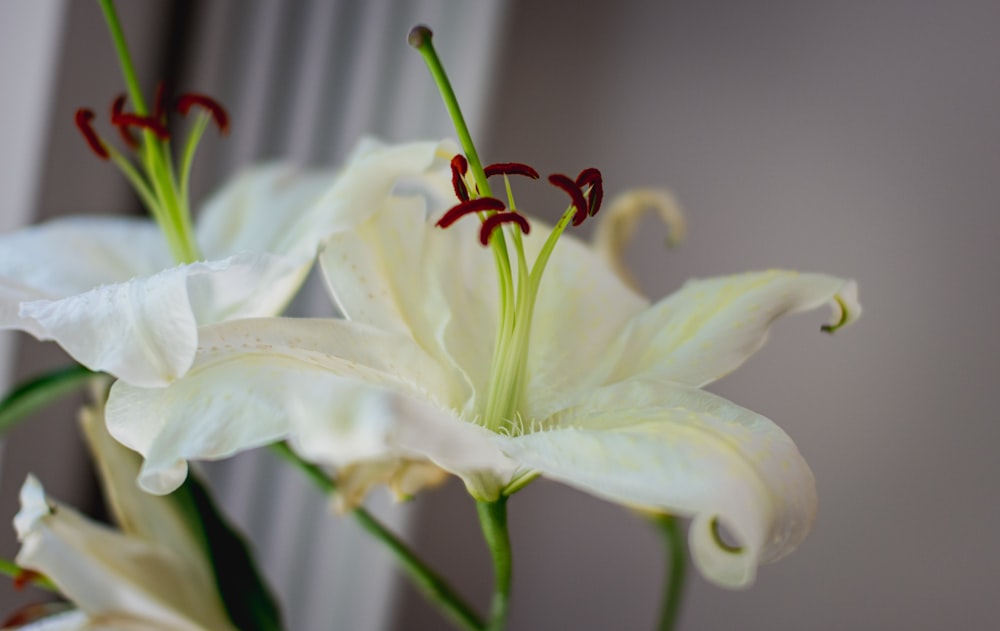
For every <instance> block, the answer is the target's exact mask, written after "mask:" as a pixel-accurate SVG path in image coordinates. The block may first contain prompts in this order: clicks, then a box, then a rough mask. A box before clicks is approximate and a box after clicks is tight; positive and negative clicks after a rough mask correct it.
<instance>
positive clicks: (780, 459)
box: [497, 379, 816, 588]
mask: <svg viewBox="0 0 1000 631" xmlns="http://www.w3.org/2000/svg"><path fill="white" fill-rule="evenodd" d="M535 429H536V430H538V431H534V432H532V433H528V434H525V435H523V436H518V437H510V438H508V437H498V438H497V441H498V444H500V445H501V447H502V449H503V451H504V452H505V453H506V454H507V455H509V456H510V457H511V458H513V459H515V460H518V461H519V462H521V463H522V464H523V465H525V466H527V467H531V468H532V469H535V470H536V471H539V472H541V473H542V474H543V475H545V476H546V477H550V478H554V479H556V480H559V481H562V482H564V483H566V484H569V485H570V486H575V487H577V488H580V489H582V490H584V491H587V492H589V493H592V494H594V495H597V496H599V497H603V498H605V499H609V500H611V501H615V502H619V503H622V504H626V505H629V506H634V507H637V508H643V509H648V510H654V511H662V512H667V513H671V514H677V515H681V516H685V517H691V518H693V521H692V525H691V530H690V544H691V553H692V556H693V558H694V561H695V563H696V564H697V565H698V567H699V569H700V570H701V572H702V573H703V574H704V575H705V576H706V577H707V578H708V579H709V580H712V581H713V582H715V583H717V584H719V585H721V586H724V587H734V588H738V587H746V586H749V585H750V584H751V583H752V582H753V579H754V576H755V573H756V568H757V565H758V564H760V563H764V562H768V561H774V560H776V559H778V558H780V557H782V556H784V555H785V554H788V553H789V552H791V551H792V550H793V549H794V548H795V547H796V546H797V545H798V544H799V542H801V540H802V539H803V538H804V537H805V536H806V534H807V533H808V532H809V529H810V527H811V525H812V522H813V519H814V517H815V512H816V490H815V485H814V482H813V476H812V473H811V471H810V470H809V467H808V465H807V464H806V463H805V460H803V458H802V456H801V455H800V454H799V452H798V450H797V449H796V447H795V444H794V443H793V442H792V441H791V439H790V438H788V436H787V435H786V434H785V433H784V432H783V431H782V430H781V429H780V428H778V426H776V425H775V424H774V423H772V422H771V421H769V420H768V419H766V418H764V417H762V416H760V415H758V414H755V413H753V412H751V411H749V410H746V409H744V408H741V407H739V406H737V405H735V404H733V403H730V402H729V401H726V400H725V399H722V398H720V397H717V396H715V395H712V394H709V393H707V392H704V391H702V390H698V389H696V388H692V387H689V386H684V385H681V384H672V383H664V382H656V381H651V380H638V379H637V380H632V381H628V382H623V383H619V384H615V385H613V386H608V387H605V388H600V389H597V390H595V391H593V392H592V393H589V394H588V395H586V396H585V397H583V398H582V399H581V400H580V401H579V402H578V403H577V404H576V405H574V406H573V407H571V408H567V409H565V410H562V411H561V412H559V413H557V414H555V415H553V417H551V418H549V419H546V420H545V421H543V422H542V423H540V424H539V427H536V428H535ZM720 523H721V525H722V527H723V528H725V529H726V530H727V531H728V532H729V533H731V535H732V536H733V538H734V539H735V544H736V545H737V546H739V549H738V550H737V549H734V548H732V547H730V546H727V545H725V544H723V543H722V541H721V539H720V537H719V533H718V532H717V531H716V526H717V524H720Z"/></svg>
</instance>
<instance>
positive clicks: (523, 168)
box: [483, 162, 538, 180]
mask: <svg viewBox="0 0 1000 631" xmlns="http://www.w3.org/2000/svg"><path fill="white" fill-rule="evenodd" d="M483 171H485V172H486V177H493V176H494V175H523V176H525V177H530V178H531V179H533V180H537V179H538V171H536V170H534V169H532V168H531V167H529V166H528V165H527V164H522V163H520V162H499V163H497V164H491V165H489V166H487V167H486V168H485V169H483Z"/></svg>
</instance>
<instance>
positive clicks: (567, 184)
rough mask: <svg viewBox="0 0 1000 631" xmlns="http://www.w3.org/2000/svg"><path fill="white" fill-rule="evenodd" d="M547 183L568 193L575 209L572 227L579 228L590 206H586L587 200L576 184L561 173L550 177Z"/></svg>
mask: <svg viewBox="0 0 1000 631" xmlns="http://www.w3.org/2000/svg"><path fill="white" fill-rule="evenodd" d="M549 183H550V184H552V185H554V186H558V187H559V188H561V189H562V190H564V191H566V192H567V193H569V196H570V197H572V198H573V206H575V207H576V213H575V214H574V215H573V225H574V226H579V225H580V224H582V223H583V220H584V219H586V218H587V213H588V212H589V210H590V206H589V205H588V204H587V198H585V197H584V196H583V191H582V190H581V189H580V187H579V186H578V185H577V183H576V182H574V181H573V180H571V179H569V177H567V176H565V175H562V174H561V173H553V174H552V175H550V176H549Z"/></svg>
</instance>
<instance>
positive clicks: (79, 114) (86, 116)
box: [73, 107, 111, 160]
mask: <svg viewBox="0 0 1000 631" xmlns="http://www.w3.org/2000/svg"><path fill="white" fill-rule="evenodd" d="M93 119H94V113H93V112H91V111H90V110H88V109H86V108H82V107H81V108H80V109H78V110H77V111H76V115H75V116H74V117H73V121H74V122H75V123H76V128H77V129H79V130H80V133H81V134H83V139H84V140H86V141H87V145H88V146H89V147H90V150H91V151H93V152H94V153H96V154H97V157H98V158H100V159H101V160H107V159H108V158H110V157H111V154H110V153H108V150H107V149H105V148H104V143H102V142H101V139H100V137H99V136H98V135H97V132H95V131H94V128H93V127H91V126H90V121H92V120H93Z"/></svg>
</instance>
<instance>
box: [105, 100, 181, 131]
mask: <svg viewBox="0 0 1000 631" xmlns="http://www.w3.org/2000/svg"><path fill="white" fill-rule="evenodd" d="M118 101H119V99H115V103H114V105H112V112H111V124H112V125H116V126H118V127H119V128H128V127H142V128H143V129H148V130H149V131H151V132H153V133H154V134H156V137H157V138H159V139H160V140H170V132H169V131H167V128H166V126H165V125H164V124H163V123H161V122H160V121H158V120H156V119H154V118H153V117H152V116H139V115H138V114H127V113H123V112H122V111H121V106H119V104H118ZM124 103H125V101H124V100H122V106H124Z"/></svg>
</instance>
